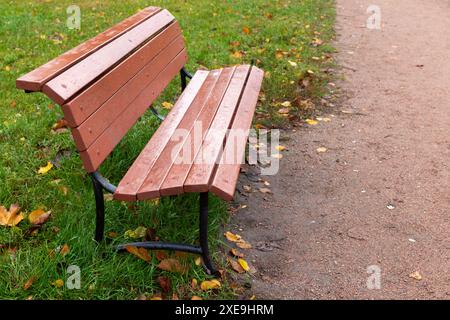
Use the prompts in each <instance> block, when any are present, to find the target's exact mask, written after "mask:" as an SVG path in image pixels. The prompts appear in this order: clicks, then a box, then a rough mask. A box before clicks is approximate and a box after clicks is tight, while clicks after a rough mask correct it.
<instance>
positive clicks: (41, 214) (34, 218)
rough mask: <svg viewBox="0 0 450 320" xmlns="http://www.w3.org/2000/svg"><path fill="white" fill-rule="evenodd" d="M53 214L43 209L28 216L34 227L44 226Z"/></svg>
mask: <svg viewBox="0 0 450 320" xmlns="http://www.w3.org/2000/svg"><path fill="white" fill-rule="evenodd" d="M51 213H52V212H51V211H44V210H43V209H37V210H33V211H31V213H30V214H29V215H28V221H30V223H31V224H33V225H42V224H44V223H45V222H47V220H48V218H49V217H50V215H51Z"/></svg>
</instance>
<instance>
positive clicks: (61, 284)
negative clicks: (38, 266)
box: [52, 279, 64, 288]
mask: <svg viewBox="0 0 450 320" xmlns="http://www.w3.org/2000/svg"><path fill="white" fill-rule="evenodd" d="M52 285H53V286H55V287H57V288H61V287H62V286H63V285H64V281H63V280H62V279H58V280H55V282H52Z"/></svg>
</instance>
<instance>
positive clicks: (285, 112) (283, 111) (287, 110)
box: [278, 108, 290, 114]
mask: <svg viewBox="0 0 450 320" xmlns="http://www.w3.org/2000/svg"><path fill="white" fill-rule="evenodd" d="M289 111H290V109H289V108H281V109H279V110H278V113H280V114H288V113H289Z"/></svg>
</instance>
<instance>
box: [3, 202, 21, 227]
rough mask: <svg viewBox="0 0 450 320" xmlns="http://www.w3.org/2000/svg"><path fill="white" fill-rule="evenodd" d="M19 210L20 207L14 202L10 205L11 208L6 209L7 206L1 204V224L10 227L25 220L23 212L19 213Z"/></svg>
mask: <svg viewBox="0 0 450 320" xmlns="http://www.w3.org/2000/svg"><path fill="white" fill-rule="evenodd" d="M19 211H20V207H19V205H17V204H12V205H11V206H10V207H9V210H6V208H5V207H3V206H0V225H1V226H8V227H14V226H16V225H17V224H18V223H19V222H20V221H22V220H23V214H22V212H20V213H18V212H19Z"/></svg>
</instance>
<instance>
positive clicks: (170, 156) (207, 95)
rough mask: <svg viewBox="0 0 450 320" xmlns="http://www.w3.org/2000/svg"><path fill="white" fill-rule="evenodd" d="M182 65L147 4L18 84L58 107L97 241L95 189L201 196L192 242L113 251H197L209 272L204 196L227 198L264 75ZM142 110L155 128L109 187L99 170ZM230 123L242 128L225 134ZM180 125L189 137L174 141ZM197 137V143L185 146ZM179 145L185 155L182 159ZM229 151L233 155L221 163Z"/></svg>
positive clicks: (174, 30)
mask: <svg viewBox="0 0 450 320" xmlns="http://www.w3.org/2000/svg"><path fill="white" fill-rule="evenodd" d="M186 61H187V52H186V48H185V44H184V40H183V37H182V32H181V29H180V26H179V24H178V23H177V21H176V20H175V18H174V17H173V16H172V15H171V14H170V13H169V12H168V11H167V10H164V9H160V8H157V7H148V8H146V9H144V10H142V11H140V12H139V13H137V14H135V15H133V16H131V17H129V18H128V19H126V20H124V21H122V22H120V23H119V24H117V25H115V26H114V27H112V28H110V29H108V30H106V31H105V32H103V33H101V34H99V35H97V36H96V37H95V38H93V39H90V40H88V41H86V42H84V43H82V44H80V45H79V46H77V47H76V48H74V49H72V50H70V51H68V52H66V53H64V54H62V55H61V56H59V57H57V58H55V59H53V60H51V61H50V62H48V63H46V64H45V65H43V66H41V67H39V68H37V69H35V70H33V71H31V72H30V73H28V74H26V75H24V76H22V77H20V78H19V79H17V81H16V86H17V88H19V89H23V90H25V91H26V92H39V91H40V92H43V93H45V94H46V95H47V96H48V97H50V98H51V99H52V100H53V101H54V102H56V103H57V104H59V105H60V106H61V108H62V110H63V112H64V118H65V119H66V121H67V123H68V125H69V126H70V128H71V131H72V135H73V138H74V141H75V144H76V147H77V149H78V151H79V154H80V156H81V159H82V162H83V165H84V168H85V169H86V171H87V172H88V173H89V174H90V176H91V179H92V182H93V186H94V194H95V199H96V211H97V216H96V231H95V239H96V240H97V241H101V240H102V239H103V232H104V200H103V191H107V192H110V193H112V194H113V195H114V198H115V199H117V200H124V201H136V200H146V199H153V198H158V197H161V196H173V195H178V194H182V193H186V192H196V193H200V246H193V245H187V244H175V243H166V242H137V243H130V244H125V245H121V246H119V249H124V248H125V246H127V245H132V246H137V247H145V248H148V249H167V250H179V251H187V252H191V253H196V254H200V255H202V257H203V262H204V264H205V266H206V268H207V270H208V271H209V272H210V273H213V272H215V268H214V266H213V264H212V262H211V259H210V256H209V253H208V242H207V219H208V192H212V193H214V194H216V195H217V196H219V197H220V198H222V199H224V200H231V199H232V198H233V194H234V191H235V188H236V183H237V179H238V175H239V169H240V163H241V160H242V158H243V155H244V151H245V145H246V140H247V137H248V129H249V128H250V126H251V122H252V118H253V114H254V110H255V106H256V103H257V99H258V94H259V90H260V87H261V82H262V79H263V72H262V71H261V70H260V69H258V68H256V67H254V66H249V65H240V66H234V67H227V68H223V69H218V70H212V71H203V70H201V71H197V72H196V73H195V75H193V76H192V75H191V74H189V73H188V72H187V71H186V70H185V69H184V65H185V63H186ZM178 73H180V75H181V86H182V89H183V92H182V94H181V96H180V97H179V98H178V100H177V102H176V103H175V105H174V106H173V108H172V109H171V111H170V112H169V114H168V115H167V117H166V118H165V119H164V118H163V117H162V116H161V115H160V114H158V113H157V111H156V110H155V109H154V108H153V107H152V105H151V104H152V102H153V101H154V100H155V99H156V98H157V97H158V96H159V95H160V94H161V92H162V91H163V90H164V89H165V88H166V86H167V85H168V84H169V83H170V82H171V80H172V79H173V78H174V77H175V76H176V75H177V74H178ZM187 78H189V79H190V81H189V84H187ZM147 109H150V110H151V111H152V112H153V113H154V114H155V115H156V116H157V117H158V118H160V119H161V121H162V122H161V125H160V126H159V128H158V129H157V131H156V132H155V134H154V135H153V136H152V138H151V139H150V141H149V142H148V144H147V145H146V146H145V148H144V149H143V150H142V152H141V153H140V155H139V156H138V157H137V159H136V160H135V161H134V163H133V164H132V166H131V167H130V168H129V170H128V172H127V173H126V174H125V176H124V177H123V179H122V180H121V181H120V182H119V184H118V186H117V187H116V186H114V185H112V184H111V183H110V182H108V180H107V179H105V178H104V177H102V176H101V175H100V173H99V172H98V171H97V169H98V168H99V166H100V165H101V164H102V162H103V161H104V160H105V158H107V157H108V155H109V154H110V153H111V152H112V151H113V149H114V148H115V147H116V145H117V144H118V143H119V141H120V140H121V139H122V138H123V136H124V135H125V134H126V133H127V132H128V130H130V128H131V127H132V126H133V125H134V124H135V123H136V121H137V120H138V119H139V118H140V117H141V116H142V115H143V113H144V112H145V111H146V110H147ZM196 124H201V126H200V129H198V130H197V129H196V126H197V125H196ZM197 127H198V126H197ZM229 129H232V130H241V131H242V130H243V131H244V132H246V134H244V135H237V136H234V137H233V139H231V138H229V139H228V137H229V135H228V132H229ZM181 131H182V132H185V133H187V134H186V135H185V136H184V137H181V138H180V136H179V132H181ZM195 135H196V136H195ZM230 137H231V135H230ZM196 138H197V140H199V141H200V143H194V142H193V141H195V139H196ZM186 150H188V151H190V153H191V154H192V156H190V157H186V154H185V153H186ZM230 152H231V153H233V152H234V153H236V154H237V155H236V159H238V161H234V162H233V161H231V162H230V161H224V160H226V159H224V158H225V157H226V155H227V154H229V153H230ZM205 155H207V156H205ZM186 158H188V161H186ZM205 160H206V161H205Z"/></svg>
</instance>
